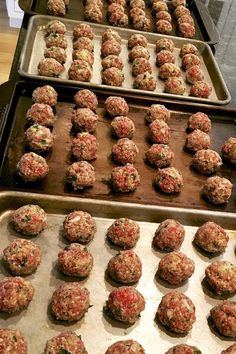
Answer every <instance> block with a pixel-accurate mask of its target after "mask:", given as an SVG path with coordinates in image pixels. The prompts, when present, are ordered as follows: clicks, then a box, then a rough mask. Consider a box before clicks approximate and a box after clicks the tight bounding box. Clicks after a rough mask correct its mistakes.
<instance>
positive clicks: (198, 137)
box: [185, 129, 211, 152]
mask: <svg viewBox="0 0 236 354" xmlns="http://www.w3.org/2000/svg"><path fill="white" fill-rule="evenodd" d="M210 144H211V139H210V137H209V135H208V134H206V133H204V132H203V131H201V130H199V129H195V130H194V131H193V132H192V133H190V134H188V135H187V138H186V142H185V147H186V148H187V149H188V150H190V151H193V152H196V151H198V150H202V149H209V147H210Z"/></svg>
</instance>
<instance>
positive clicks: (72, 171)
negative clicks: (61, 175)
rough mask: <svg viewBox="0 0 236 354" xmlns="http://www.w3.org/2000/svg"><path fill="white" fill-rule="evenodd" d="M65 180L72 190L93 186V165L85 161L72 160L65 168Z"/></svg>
mask: <svg viewBox="0 0 236 354" xmlns="http://www.w3.org/2000/svg"><path fill="white" fill-rule="evenodd" d="M67 181H68V183H70V184H71V185H72V187H73V188H74V190H77V189H84V188H88V187H93V185H94V183H95V172H94V167H93V166H92V165H91V164H90V163H88V162H87V161H79V162H74V163H73V164H72V165H70V166H69V167H68V168H67Z"/></svg>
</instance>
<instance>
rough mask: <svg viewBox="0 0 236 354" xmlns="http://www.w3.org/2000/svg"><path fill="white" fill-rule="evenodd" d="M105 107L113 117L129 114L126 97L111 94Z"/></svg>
mask: <svg viewBox="0 0 236 354" xmlns="http://www.w3.org/2000/svg"><path fill="white" fill-rule="evenodd" d="M105 109H106V111H107V113H108V114H109V115H110V116H111V117H117V116H127V114H128V113H129V106H128V104H127V102H126V101H125V99H124V98H122V97H118V96H109V97H108V98H107V99H106V101H105Z"/></svg>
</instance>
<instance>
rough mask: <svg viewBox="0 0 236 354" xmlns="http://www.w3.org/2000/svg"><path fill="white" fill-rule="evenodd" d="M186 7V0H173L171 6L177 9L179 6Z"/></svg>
mask: <svg viewBox="0 0 236 354" xmlns="http://www.w3.org/2000/svg"><path fill="white" fill-rule="evenodd" d="M181 5H182V6H186V0H171V6H172V7H173V8H174V9H176V7H178V6H181Z"/></svg>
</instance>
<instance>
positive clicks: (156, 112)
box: [146, 104, 170, 123]
mask: <svg viewBox="0 0 236 354" xmlns="http://www.w3.org/2000/svg"><path fill="white" fill-rule="evenodd" d="M156 119H158V120H164V121H165V122H168V120H169V119H170V111H169V110H168V109H167V108H166V107H165V106H164V105H163V104H152V105H151V106H150V107H149V108H148V111H147V115H146V120H147V121H148V122H151V123H152V122H153V121H154V120H156Z"/></svg>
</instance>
